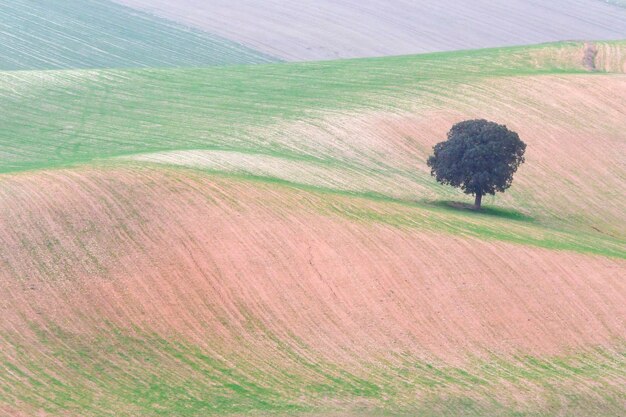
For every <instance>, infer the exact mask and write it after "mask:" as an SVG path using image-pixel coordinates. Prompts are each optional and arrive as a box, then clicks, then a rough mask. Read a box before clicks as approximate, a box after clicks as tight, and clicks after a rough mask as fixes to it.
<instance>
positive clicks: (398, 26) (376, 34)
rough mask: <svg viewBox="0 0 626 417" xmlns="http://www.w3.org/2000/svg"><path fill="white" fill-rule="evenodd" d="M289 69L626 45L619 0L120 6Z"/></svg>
mask: <svg viewBox="0 0 626 417" xmlns="http://www.w3.org/2000/svg"><path fill="white" fill-rule="evenodd" d="M115 1H117V2H118V3H121V4H125V5H128V6H131V7H135V8H137V9H140V10H144V11H146V12H148V13H151V14H154V15H157V16H162V17H166V18H168V19H171V20H174V21H179V22H181V23H184V24H185V25H190V26H193V27H197V28H199V29H202V30H207V31H208V32H211V33H216V34H219V35H221V36H223V37H225V38H228V39H232V40H235V41H237V42H240V43H242V44H244V45H248V46H249V47H251V48H254V49H257V50H259V51H264V52H265V53H267V54H270V55H272V56H277V57H280V58H283V59H285V60H288V61H310V60H326V59H336V58H357V57H371V56H386V55H403V54H415V53H424V52H437V51H450V50H459V49H476V48H488V47H502V46H511V45H528V44H536V43H543V42H554V41H563V40H586V39H623V38H624V37H626V11H624V10H623V9H622V8H619V7H618V6H619V5H620V4H621V5H623V4H624V2H623V1H622V0H615V1H603V0H551V1H540V0H509V1H493V0H461V1H460V0H454V1H438V0H419V1H416V0H392V1H389V0H368V1H356V0H339V1H338V0H292V1H283V0H264V1H263V7H259V3H258V1H256V0H211V1H201V0H177V1H169V0H115Z"/></svg>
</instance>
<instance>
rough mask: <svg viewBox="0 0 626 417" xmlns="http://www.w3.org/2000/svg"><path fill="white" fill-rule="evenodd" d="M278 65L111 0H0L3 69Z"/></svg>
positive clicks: (250, 50)
mask: <svg viewBox="0 0 626 417" xmlns="http://www.w3.org/2000/svg"><path fill="white" fill-rule="evenodd" d="M270 61H273V59H272V58H270V57H269V56H267V55H264V54H262V53H259V52H256V51H254V50H252V49H249V48H247V47H244V46H241V45H238V44H236V43H234V42H231V41H228V40H226V39H223V38H221V37H219V36H214V35H211V34H207V33H203V32H200V31H197V30H191V29H186V28H185V27H183V26H180V25H177V24H175V23H171V22H168V21H166V20H161V19H158V18H155V17H151V16H148V15H147V14H142V13H140V12H137V11H134V10H132V9H129V8H125V7H122V6H119V5H117V4H115V3H112V2H110V1H107V0H46V1H32V0H0V70H30V69H58V68H126V67H172V66H207V65H226V64H244V63H259V62H270Z"/></svg>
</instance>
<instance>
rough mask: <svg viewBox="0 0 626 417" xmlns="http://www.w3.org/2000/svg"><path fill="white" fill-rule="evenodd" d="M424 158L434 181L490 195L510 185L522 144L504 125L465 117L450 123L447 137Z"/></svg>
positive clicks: (520, 160) (479, 197) (479, 196)
mask: <svg viewBox="0 0 626 417" xmlns="http://www.w3.org/2000/svg"><path fill="white" fill-rule="evenodd" d="M433 151H434V154H433V155H432V156H430V157H429V158H428V166H429V167H430V168H431V171H430V174H431V175H432V176H434V177H435V178H436V179H437V181H438V182H440V183H442V184H449V185H452V186H453V187H460V188H461V189H462V190H463V191H464V192H465V194H473V195H475V196H476V200H475V202H474V208H475V209H476V210H479V209H480V204H481V200H482V197H483V195H485V194H491V195H494V194H495V193H496V191H500V192H503V191H504V190H506V189H507V188H509V187H510V186H511V183H512V182H513V174H514V173H515V171H517V167H519V165H520V164H521V163H523V162H524V152H525V151H526V144H525V143H524V142H522V141H521V140H520V138H519V136H518V135H517V133H515V132H512V131H510V130H509V129H507V127H506V126H504V125H499V124H497V123H494V122H489V121H487V120H466V121H464V122H460V123H457V124H455V125H454V126H452V129H450V131H449V132H448V140H446V141H444V142H440V143H438V144H437V145H435V147H434V148H433Z"/></svg>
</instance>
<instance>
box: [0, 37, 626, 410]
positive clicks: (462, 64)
mask: <svg viewBox="0 0 626 417" xmlns="http://www.w3.org/2000/svg"><path fill="white" fill-rule="evenodd" d="M590 56H591V57H592V58H591V59H589V57H590ZM625 73H626V43H625V42H624V41H615V42H595V43H577V42H564V43H555V44H544V45H537V46H528V47H510V48H495V49H484V50H474V51H460V52H445V53H436V54H425V55H411V56H400V57H385V58H375V59H374V58H370V59H355V60H340V61H329V62H317V63H292V64H284V63H281V64H269V65H254V66H233V67H228V68H221V67H219V68H218V67H215V68H175V69H172V68H170V69H167V68H163V69H149V68H138V69H87V70H85V69H76V70H60V71H27V72H11V71H5V72H0V125H1V126H2V129H1V130H0V155H1V156H2V158H1V160H0V161H1V162H0V172H2V173H1V174H0V240H1V241H2V245H0V264H1V265H2V268H0V315H1V317H2V322H0V345H1V346H2V349H1V350H0V412H3V413H4V414H7V415H36V413H38V414H41V415H50V416H154V415H177V416H206V415H241V416H243V415H277V414H278V415H287V416H296V415H316V416H317V415H322V416H367V415H371V416H386V415H389V416H404V415H406V416H408V415H424V416H459V415H464V416H485V415H493V416H554V415H568V416H589V415H603V416H620V415H623V414H624V412H625V411H626V404H625V403H624V395H625V391H624V386H625V385H626V361H625V357H626V356H625V355H626V350H625V347H624V340H625V337H626V323H625V317H626V283H625V282H624V280H623V276H624V275H625V274H626V260H625V258H626V251H625V250H624V248H625V247H626V230H625V229H624V226H623V225H624V224H626V217H625V216H626V213H625V212H624V210H623V208H624V207H625V206H626V197H625V196H624V193H623V192H622V190H623V188H624V184H625V182H626V163H625V162H626V161H625V155H626V136H625V133H624V132H626V117H624V116H626V74H625ZM473 117H485V118H488V119H493V120H496V121H498V122H500V123H504V124H507V125H508V126H509V127H511V128H512V129H514V130H516V131H518V132H519V133H520V136H521V137H522V139H523V140H524V141H525V142H526V143H527V144H528V153H527V163H526V164H525V165H524V166H523V167H522V168H521V169H520V171H519V172H518V173H517V176H516V179H515V182H514V185H513V187H512V188H511V190H510V191H509V192H507V193H506V194H504V195H499V196H498V197H497V198H495V199H491V200H490V199H487V201H486V202H485V203H486V205H487V209H486V210H485V211H484V212H482V213H476V212H473V211H468V210H464V209H462V208H458V205H457V204H453V203H450V201H454V202H462V201H464V200H466V199H468V197H466V196H464V195H462V194H460V193H458V192H456V191H454V190H450V189H447V188H444V187H441V186H439V185H438V184H436V183H435V182H434V180H433V179H432V178H431V177H430V176H429V172H428V171H427V167H426V166H425V159H426V157H427V156H428V154H429V152H430V150H431V147H432V146H433V145H434V144H435V143H436V142H438V141H440V140H443V138H444V137H445V133H446V131H447V130H448V129H449V127H450V126H451V124H452V123H454V122H456V121H458V120H462V119H465V118H473ZM20 413H21V414H20Z"/></svg>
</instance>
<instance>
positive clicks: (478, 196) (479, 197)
mask: <svg viewBox="0 0 626 417" xmlns="http://www.w3.org/2000/svg"><path fill="white" fill-rule="evenodd" d="M482 199H483V195H482V194H480V193H476V200H474V210H480V203H481V202H482Z"/></svg>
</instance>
